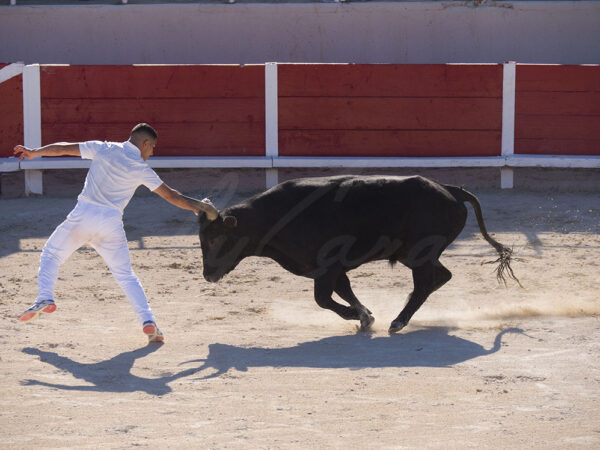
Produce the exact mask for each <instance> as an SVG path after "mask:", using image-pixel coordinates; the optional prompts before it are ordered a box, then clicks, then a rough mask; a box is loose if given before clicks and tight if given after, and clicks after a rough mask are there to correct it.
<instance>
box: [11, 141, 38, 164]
mask: <svg viewBox="0 0 600 450" xmlns="http://www.w3.org/2000/svg"><path fill="white" fill-rule="evenodd" d="M37 152H38V149H36V148H27V147H25V146H24V145H15V147H14V148H13V155H15V156H16V157H18V158H19V161H21V160H23V158H25V159H33V158H35V157H36V156H40V155H39V154H38V153H37Z"/></svg>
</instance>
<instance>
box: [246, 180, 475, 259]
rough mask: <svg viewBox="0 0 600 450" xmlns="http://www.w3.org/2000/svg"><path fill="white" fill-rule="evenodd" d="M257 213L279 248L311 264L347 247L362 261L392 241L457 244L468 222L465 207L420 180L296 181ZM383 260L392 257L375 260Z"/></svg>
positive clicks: (256, 203)
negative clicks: (435, 240)
mask: <svg viewBox="0 0 600 450" xmlns="http://www.w3.org/2000/svg"><path fill="white" fill-rule="evenodd" d="M252 208H254V209H256V211H260V213H261V214H264V215H265V216H266V218H267V219H266V221H265V223H266V224H268V225H267V226H268V228H269V229H268V230H265V231H266V232H267V233H270V235H271V236H272V238H271V240H272V243H273V245H277V246H279V248H283V249H287V250H288V251H290V252H292V253H293V254H294V257H295V258H297V259H301V260H303V261H304V262H305V263H308V262H309V261H310V262H311V263H314V262H315V261H317V260H318V259H319V258H321V257H322V256H323V254H322V253H323V252H324V249H331V251H333V252H336V251H341V250H340V249H342V248H343V247H344V245H345V246H346V247H345V249H346V250H344V251H348V252H350V251H351V252H353V254H352V255H351V256H352V258H354V259H360V256H361V255H362V254H367V253H368V252H370V251H372V249H374V248H377V247H378V246H381V245H383V244H382V243H386V242H389V243H390V245H398V243H399V242H401V243H402V245H403V246H404V248H405V249H407V248H408V247H410V246H412V245H414V243H415V242H418V241H420V240H422V239H424V238H426V237H428V236H432V235H436V236H446V235H448V238H449V239H451V240H453V239H454V238H455V237H456V235H457V234H458V233H459V232H460V230H462V228H463V226H464V222H465V219H466V208H465V207H464V205H462V203H459V202H458V201H457V200H456V199H455V198H454V197H453V196H452V195H451V194H450V193H449V192H448V191H447V190H446V189H445V188H444V187H443V186H441V185H439V184H437V183H435V182H433V181H431V180H428V179H426V178H423V177H419V176H415V177H395V176H391V177H388V176H339V177H324V178H307V179H302V180H292V181H287V182H284V183H282V184H280V185H278V186H277V187H275V188H273V189H271V190H269V191H266V192H265V193H263V194H261V195H259V196H257V197H255V198H253V199H252ZM450 235H451V236H450ZM336 245H337V246H338V248H336ZM319 252H321V254H319ZM400 253H401V252H400ZM381 258H389V255H387V254H386V253H385V251H381V252H374V253H373V255H372V259H381Z"/></svg>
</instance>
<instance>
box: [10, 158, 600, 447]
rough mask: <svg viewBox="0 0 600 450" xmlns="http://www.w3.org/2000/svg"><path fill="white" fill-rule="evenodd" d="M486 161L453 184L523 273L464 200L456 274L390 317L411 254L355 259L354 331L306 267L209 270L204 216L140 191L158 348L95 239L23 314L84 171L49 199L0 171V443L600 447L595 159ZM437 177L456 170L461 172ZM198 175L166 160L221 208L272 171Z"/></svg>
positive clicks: (59, 183)
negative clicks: (409, 310)
mask: <svg viewBox="0 0 600 450" xmlns="http://www.w3.org/2000/svg"><path fill="white" fill-rule="evenodd" d="M477 174H478V175H477V176H476V177H475V179H471V183H470V182H469V180H467V182H466V183H464V184H465V185H466V187H467V188H469V189H471V190H472V191H474V192H475V193H477V194H478V195H479V198H480V201H481V203H482V205H483V210H484V216H485V219H486V223H487V226H488V229H489V230H490V232H492V234H493V235H494V236H495V237H496V238H497V239H498V240H499V241H500V242H502V243H505V244H508V245H512V246H514V251H515V253H516V255H517V256H518V257H519V258H523V259H525V260H526V261H523V262H515V263H514V266H513V268H514V270H515V272H516V274H517V275H518V276H519V278H520V279H521V281H522V283H523V284H524V285H525V286H526V288H527V289H526V290H523V289H521V288H519V287H518V286H517V285H516V284H514V283H510V284H509V285H508V287H507V288H505V287H504V286H499V285H498V284H496V281H495V277H494V275H493V273H492V270H493V269H492V267H491V266H488V265H481V264H480V263H481V262H482V261H487V260H490V259H494V258H495V253H494V250H493V249H492V248H491V247H490V246H489V245H488V244H487V243H486V242H485V241H484V240H483V239H482V238H481V236H480V235H479V234H478V232H477V229H476V225H475V221H474V215H473V213H472V210H471V209H470V214H469V222H468V224H467V227H466V228H465V230H464V231H463V233H462V234H461V235H460V237H459V238H458V239H457V241H456V242H455V244H454V245H453V246H452V247H450V248H449V249H448V251H446V253H445V254H444V256H443V257H442V262H444V264H445V265H446V266H447V267H448V268H449V269H450V270H451V271H452V272H453V274H454V278H453V279H452V280H451V282H450V283H449V284H447V285H446V286H444V287H443V288H442V289H440V290H439V291H438V292H436V293H434V294H433V295H432V296H431V297H430V298H429V300H428V301H427V302H426V303H425V304H424V306H423V307H422V308H421V309H420V310H419V311H418V312H417V314H416V315H415V317H414V318H413V321H412V322H411V324H410V325H409V327H407V328H406V329H405V330H403V332H402V333H401V334H398V335H392V336H390V335H388V333H387V328H388V326H389V323H390V322H391V321H392V320H393V319H394V318H395V317H396V315H397V314H398V313H399V312H400V310H401V309H402V307H403V305H404V301H405V299H406V296H407V295H408V293H409V292H410V290H411V286H412V284H411V278H410V272H409V270H408V269H406V268H405V267H403V266H401V265H398V266H396V267H395V268H394V269H392V268H390V267H389V266H388V265H387V264H386V263H383V262H381V263H371V264H367V265H364V266H362V267H361V268H359V269H357V270H355V271H353V272H351V273H350V279H351V281H352V282H353V286H354V290H355V292H356V293H357V295H358V297H359V298H360V299H361V300H362V301H363V303H365V305H367V306H368V307H369V308H370V309H371V310H372V311H373V313H374V316H375V319H376V321H375V324H374V327H373V330H372V332H369V333H360V332H357V328H356V325H355V324H354V323H350V322H345V321H343V320H342V319H340V318H339V317H338V316H336V315H335V314H334V313H332V312H330V311H325V310H321V309H319V307H318V306H317V305H316V304H315V302H314V300H313V298H312V283H311V281H310V280H308V279H303V278H299V277H295V276H292V275H291V274H289V273H287V272H286V271H284V270H283V269H282V268H281V267H279V266H278V265H277V264H276V263H274V262H272V261H270V260H266V259H259V258H250V259H247V260H245V261H244V262H243V263H242V264H240V266H239V267H238V268H237V269H236V270H235V271H234V272H232V273H231V274H230V275H228V276H227V277H226V278H225V279H224V280H222V281H221V282H220V283H218V284H209V283H207V282H206V281H205V280H204V279H203V278H202V258H201V251H200V247H199V242H198V238H197V234H196V233H197V225H196V222H195V216H194V215H193V214H191V213H188V212H185V211H180V210H178V209H176V208H174V207H172V206H170V205H168V204H167V203H165V202H164V201H162V200H160V199H159V198H158V197H155V196H153V195H149V194H148V193H147V192H146V193H145V192H143V190H144V189H143V188H142V189H140V195H136V197H135V198H134V199H133V200H132V202H131V204H130V206H129V207H128V209H127V210H126V213H125V217H124V220H125V225H126V230H127V233H128V237H129V240H130V249H131V256H132V262H133V266H134V269H135V271H136V273H137V274H138V276H139V278H140V279H141V281H142V283H143V285H144V287H145V289H146V291H147V294H148V297H149V299H150V302H151V306H152V308H153V310H154V312H155V313H156V316H157V318H158V323H159V325H160V327H161V329H162V330H163V331H164V333H165V335H166V343H165V344H164V345H150V346H148V345H146V339H145V336H144V335H143V334H142V333H141V327H140V326H139V325H138V323H137V322H136V319H135V317H134V315H133V312H132V311H131V309H130V306H129V303H128V302H127V300H126V299H125V298H124V296H123V294H122V292H121V291H120V289H119V288H118V286H117V285H116V283H115V282H114V280H113V278H112V276H111V275H110V274H109V273H108V270H107V269H106V266H105V265H104V263H103V261H102V260H101V258H100V257H99V256H98V255H97V254H96V253H95V252H94V251H93V250H91V249H89V248H83V249H81V250H79V251H78V252H76V253H75V254H74V255H73V256H72V257H71V259H69V260H68V261H67V263H66V264H65V265H64V266H63V267H62V271H61V274H60V278H59V282H58V284H57V291H56V300H57V304H58V310H57V311H56V312H55V313H54V314H52V315H46V316H44V317H42V318H41V320H39V321H37V322H35V323H31V324H22V323H20V322H18V321H17V320H16V316H17V314H18V313H20V312H21V311H22V310H23V309H25V308H27V307H28V306H29V304H30V303H31V302H32V300H33V299H34V297H35V294H36V274H37V264H38V260H39V253H40V250H41V248H42V246H43V244H44V242H45V240H46V239H47V237H48V236H49V234H50V233H51V232H52V230H53V229H54V228H55V227H56V226H57V225H58V224H59V223H60V222H61V221H62V220H63V219H64V217H65V216H66V214H67V213H68V212H69V211H70V209H71V208H72V207H73V206H74V204H75V198H76V195H77V193H78V190H79V189H80V188H81V174H77V175H76V176H75V175H74V176H73V177H71V178H69V177H68V176H65V177H63V179H60V180H57V178H58V177H57V176H56V175H55V174H51V173H47V174H46V175H45V182H46V188H47V191H48V194H47V195H46V196H44V197H40V198H22V197H19V192H20V189H22V180H21V179H20V178H19V176H21V177H22V175H18V174H14V175H11V176H8V177H3V182H2V188H3V198H2V199H1V200H0V233H1V234H0V236H1V240H0V294H1V295H0V344H1V347H0V447H1V448H131V447H148V448H177V449H179V448H210V449H213V448H214V449H230V448H231V449H246V448H248V449H251V448H252V449H253V448H265V449H267V448H268V449H277V448H297V449H306V448H318V449H321V448H334V449H335V448H339V449H373V448H377V449H392V448H394V449H397V448H411V449H422V448H439V449H448V448H457V449H464V448H477V449H480V448H490V449H514V448H523V449H531V448H535V449H565V448H566V449H593V448H595V449H597V448H600V295H599V294H598V287H599V284H598V281H599V279H600V276H599V275H600V263H599V256H600V196H599V195H598V193H599V192H600V189H598V187H597V184H598V181H600V172H599V171H595V172H594V171H593V172H588V173H587V175H586V176H587V183H588V184H586V186H587V187H588V188H586V189H583V190H581V189H574V188H573V186H574V185H575V186H576V185H577V183H576V181H577V177H579V176H580V175H581V174H580V173H578V172H568V173H566V174H565V173H562V174H560V173H559V175H560V176H562V177H563V178H562V180H563V181H564V183H563V184H560V183H558V182H557V181H556V179H553V180H552V179H550V178H549V174H554V175H555V173H554V172H551V171H550V172H548V171H542V172H535V173H533V172H531V174H530V175H528V174H527V173H525V172H523V173H520V174H519V176H520V178H518V179H517V181H521V180H523V186H525V181H527V180H529V181H530V184H529V185H528V186H529V187H522V188H519V183H517V189H514V190H511V191H501V190H499V189H496V188H495V187H494V186H498V184H499V181H498V178H497V177H498V175H497V172H496V171H495V170H494V171H493V172H485V171H484V172H477ZM437 175H439V177H440V178H442V181H451V180H454V179H455V178H456V179H458V180H459V181H457V182H456V183H457V184H462V180H461V176H460V174H459V175H453V174H452V173H450V172H438V173H437ZM190 176H191V175H190V174H189V173H188V172H183V171H171V172H165V173H164V179H165V181H168V182H169V183H170V184H171V185H173V186H174V187H178V188H181V189H182V190H184V191H185V192H186V193H191V194H194V195H198V196H201V195H205V194H207V193H211V192H212V193H213V194H214V195H215V196H216V200H217V203H219V204H220V206H223V203H227V202H231V201H234V200H236V199H240V198H243V197H244V196H246V195H247V194H248V193H250V192H251V191H256V190H257V189H258V188H259V187H260V184H261V182H262V180H263V178H262V176H263V175H262V174H254V175H253V176H254V181H252V177H250V178H251V180H250V181H247V180H246V181H245V182H244V183H238V182H239V178H238V175H237V174H234V175H231V176H225V177H224V178H223V174H222V173H220V174H219V173H217V174H215V173H212V172H211V173H210V174H208V175H207V174H206V173H205V174H196V175H194V176H193V177H196V178H193V177H192V179H190ZM477 177H479V178H477ZM530 177H531V178H530ZM565 177H566V178H565ZM444 178H446V179H444ZM448 178H449V179H448ZM534 179H535V180H534ZM53 180H54V181H53ZM200 180H201V181H200ZM531 180H534V181H533V182H532V181H531ZM581 180H582V182H581V185H583V177H582V178H581ZM486 183H487V184H486ZM544 183H546V184H544ZM208 186H210V187H208ZM561 186H562V187H561Z"/></svg>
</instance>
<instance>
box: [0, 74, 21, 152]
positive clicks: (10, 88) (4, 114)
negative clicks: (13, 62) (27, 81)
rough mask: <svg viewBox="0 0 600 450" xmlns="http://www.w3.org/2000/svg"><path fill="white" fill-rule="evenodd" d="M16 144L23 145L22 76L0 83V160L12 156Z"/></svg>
mask: <svg viewBox="0 0 600 450" xmlns="http://www.w3.org/2000/svg"><path fill="white" fill-rule="evenodd" d="M7 65H8V64H0V69H2V68H3V67H5V66H7ZM17 144H23V75H19V76H16V77H13V78H11V79H9V80H7V81H5V82H4V83H0V158H6V157H8V156H12V149H13V147H14V146H15V145H17Z"/></svg>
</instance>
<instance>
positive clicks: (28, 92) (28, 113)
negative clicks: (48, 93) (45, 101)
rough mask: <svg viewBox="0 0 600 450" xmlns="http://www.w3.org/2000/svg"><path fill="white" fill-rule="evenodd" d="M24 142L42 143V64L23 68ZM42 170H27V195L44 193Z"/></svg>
mask: <svg viewBox="0 0 600 450" xmlns="http://www.w3.org/2000/svg"><path fill="white" fill-rule="evenodd" d="M23 137H24V142H23V144H24V145H25V146H26V147H40V146H41V145H42V102H41V91H40V65H39V64H31V65H27V66H25V67H24V68H23ZM42 193H43V185H42V171H41V170H25V195H29V194H40V195H41V194H42Z"/></svg>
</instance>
